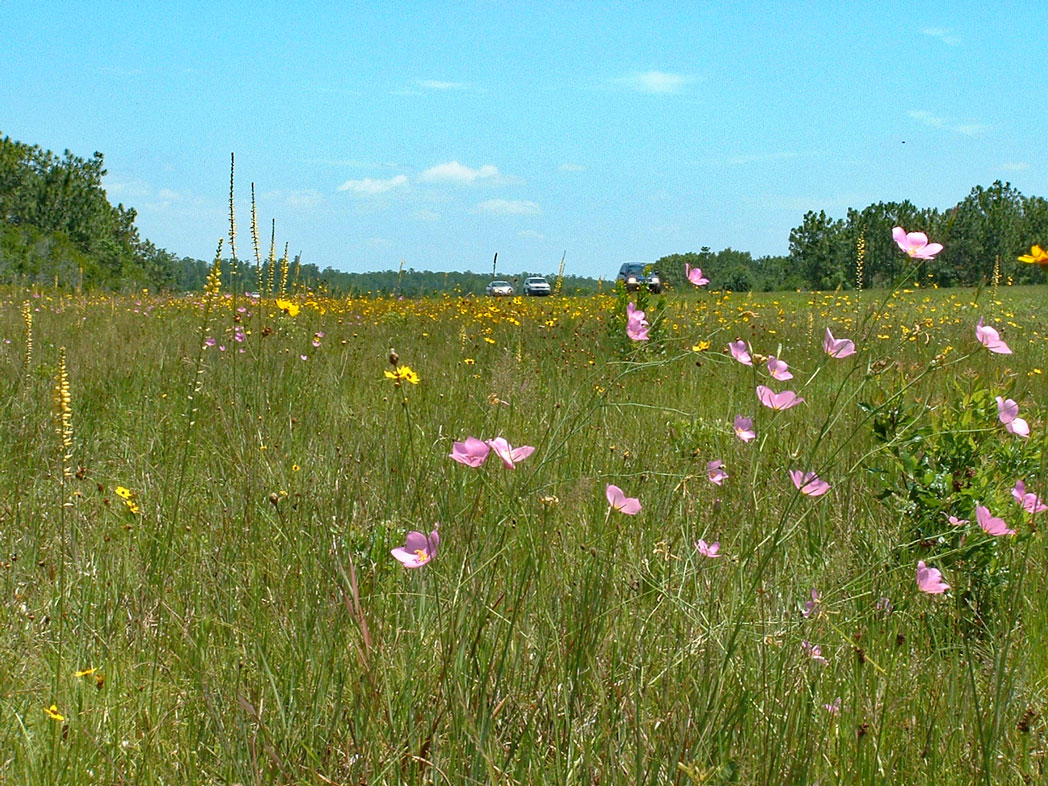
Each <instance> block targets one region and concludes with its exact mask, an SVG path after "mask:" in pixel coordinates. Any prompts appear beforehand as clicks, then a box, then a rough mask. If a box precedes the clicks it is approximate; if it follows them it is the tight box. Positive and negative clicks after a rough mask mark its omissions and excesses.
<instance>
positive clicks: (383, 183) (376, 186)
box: [338, 175, 408, 196]
mask: <svg viewBox="0 0 1048 786" xmlns="http://www.w3.org/2000/svg"><path fill="white" fill-rule="evenodd" d="M407 182H408V179H407V176H406V175H395V176H394V177H390V178H387V179H385V180H375V179H373V178H370V177H365V178H364V179H363V180H347V181H346V182H345V183H343V184H342V185H340V186H339V187H338V190H339V191H352V192H353V193H354V194H361V195H362V196H374V195H375V194H385V193H388V192H390V191H392V190H393V189H394V188H397V187H399V186H402V185H404V184H405V183H407Z"/></svg>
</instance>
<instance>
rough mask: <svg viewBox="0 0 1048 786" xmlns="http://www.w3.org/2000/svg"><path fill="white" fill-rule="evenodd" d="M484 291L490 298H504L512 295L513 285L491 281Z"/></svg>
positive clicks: (506, 282)
mask: <svg viewBox="0 0 1048 786" xmlns="http://www.w3.org/2000/svg"><path fill="white" fill-rule="evenodd" d="M484 291H485V292H487V293H488V294H489V295H491V296H492V297H506V296H507V295H512V294H513V285H512V284H510V283H509V282H508V281H492V282H491V283H490V284H488V286H487V288H486V289H485V290H484Z"/></svg>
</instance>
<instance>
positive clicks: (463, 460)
mask: <svg viewBox="0 0 1048 786" xmlns="http://www.w3.org/2000/svg"><path fill="white" fill-rule="evenodd" d="M490 452H491V448H490V447H489V446H488V443H487V442H484V441H483V440H479V439H477V438H476V437H466V441H465V442H456V443H454V445H452V450H451V453H450V454H448V455H449V456H450V457H451V458H452V459H454V460H455V461H457V462H458V463H459V464H465V465H466V466H467V467H479V466H480V465H481V464H483V463H484V460H485V459H486V458H487V457H488V453H490Z"/></svg>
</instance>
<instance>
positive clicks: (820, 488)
mask: <svg viewBox="0 0 1048 786" xmlns="http://www.w3.org/2000/svg"><path fill="white" fill-rule="evenodd" d="M790 478H791V479H792V480H793V485H794V486H796V487H797V490H798V491H800V493H801V494H807V495H808V496H809V497H821V496H822V495H823V494H825V493H826V492H827V491H829V490H830V484H829V483H827V482H826V481H825V480H822V479H821V478H820V477H819V476H818V475H816V474H815V473H814V472H802V471H801V470H799V469H791V470H790Z"/></svg>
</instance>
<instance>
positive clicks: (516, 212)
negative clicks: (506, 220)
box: [476, 199, 542, 216]
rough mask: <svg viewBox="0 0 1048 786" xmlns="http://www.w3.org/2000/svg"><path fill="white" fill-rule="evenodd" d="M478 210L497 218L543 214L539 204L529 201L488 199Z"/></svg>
mask: <svg viewBox="0 0 1048 786" xmlns="http://www.w3.org/2000/svg"><path fill="white" fill-rule="evenodd" d="M476 210H477V212H478V213H490V214H491V215H496V216H534V215H538V214H539V213H541V212H542V210H541V209H540V208H539V206H538V203H536V202H531V201H530V200H527V199H488V200H485V201H484V202H481V203H480V204H478V205H477V207H476Z"/></svg>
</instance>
